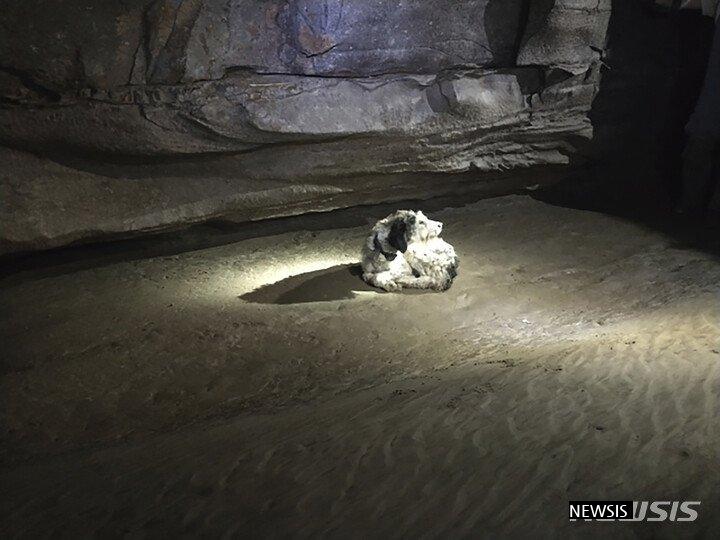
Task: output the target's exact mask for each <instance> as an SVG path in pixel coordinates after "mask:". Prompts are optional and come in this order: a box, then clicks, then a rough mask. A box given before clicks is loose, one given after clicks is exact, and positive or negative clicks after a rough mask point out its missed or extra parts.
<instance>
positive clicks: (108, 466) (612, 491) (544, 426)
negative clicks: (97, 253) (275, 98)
mask: <svg viewBox="0 0 720 540" xmlns="http://www.w3.org/2000/svg"><path fill="white" fill-rule="evenodd" d="M386 213H387V212H386ZM430 215H431V217H435V218H438V219H441V220H442V221H444V222H445V232H444V235H443V236H444V237H445V238H446V239H447V240H448V241H450V242H451V243H453V244H454V245H455V247H456V250H457V252H458V254H459V256H460V257H461V267H460V276H459V278H458V280H457V281H456V283H455V284H454V285H453V287H452V288H451V289H450V290H449V291H448V292H446V293H442V294H437V293H423V294H384V293H379V292H377V291H374V290H372V289H370V288H369V287H367V286H365V285H364V284H363V283H362V282H361V281H360V279H359V278H358V277H357V275H356V269H355V267H354V266H353V265H354V264H355V263H356V262H357V258H358V249H359V245H360V243H361V242H362V241H363V238H364V236H365V234H366V230H367V226H353V227H349V228H348V227H344V228H332V227H328V228H325V229H322V230H315V231H310V230H304V231H300V232H298V231H294V232H293V231H285V232H282V233H279V234H274V235H270V236H262V237H256V238H246V239H243V240H240V241H237V242H233V243H229V244H227V245H221V246H216V247H210V248H204V249H194V250H191V251H186V252H183V253H179V254H174V255H168V256H156V257H150V258H133V259H131V260H124V261H113V262H108V263H107V264H101V265H95V266H92V267H88V268H85V269H75V270H68V269H66V268H57V269H55V270H53V269H50V271H47V272H45V273H44V274H42V275H35V276H29V277H27V278H26V279H12V280H8V279H5V280H4V281H3V282H0V286H2V288H1V289H0V303H1V305H2V306H3V310H2V314H0V340H1V342H2V343H3V344H4V346H3V349H4V353H3V355H2V363H1V366H2V379H1V382H0V400H2V408H1V410H0V414H1V415H2V434H3V437H2V439H3V442H2V447H1V448H2V456H3V463H4V465H3V467H2V470H0V485H2V486H3V488H2V494H1V495H0V502H1V504H0V507H1V508H2V509H1V510H0V516H1V517H2V522H1V523H2V524H1V525H0V533H1V534H2V536H3V537H16V536H20V537H38V536H43V537H44V536H60V537H73V538H77V537H85V536H90V535H95V536H100V537H116V536H121V535H129V536H132V537H143V536H149V537H157V536H167V537H175V536H187V537H194V536H207V537H220V536H223V537H234V536H237V537H240V536H243V537H290V536H291V537H304V538H313V537H318V536H330V537H342V538H355V537H357V538H372V537H376V538H384V537H390V538H400V537H403V538H406V537H419V536H422V537H427V538H433V537H438V538H447V537H453V538H454V537H482V536H489V537H500V536H522V537H526V538H535V537H548V536H549V537H562V538H564V537H573V536H583V537H597V538H607V537H608V535H612V536H613V537H618V538H626V537H627V538H635V537H640V538H650V537H652V538H678V537H684V536H708V537H711V536H713V534H714V533H717V531H718V528H719V527H720V513H719V512H718V505H719V504H720V414H719V413H720V309H719V307H720V305H719V303H718V302H719V298H720V296H719V293H720V261H719V260H718V258H717V257H716V256H714V255H713V254H711V253H707V252H704V251H702V250H696V249H692V248H689V247H686V246H684V245H683V244H682V242H678V241H677V240H674V239H673V238H670V237H668V236H665V235H663V234H661V233H660V232H657V231H654V230H652V229H650V228H646V227H644V226H642V225H639V224H636V223H632V222H630V221H627V220H623V219H620V218H617V217H612V216H608V215H603V214H598V213H592V212H587V211H581V210H575V209H569V208H562V207H559V206H552V205H549V204H545V203H542V202H539V201H536V200H533V199H531V198H529V197H521V196H512V197H503V198H497V199H491V200H485V201H480V202H477V203H473V204H469V205H467V206H464V207H460V208H447V209H444V210H442V211H438V212H430ZM568 500H694V501H702V505H701V507H700V510H699V513H700V518H699V519H698V521H697V522H695V523H691V524H689V523H666V524H659V523H632V524H629V523H610V522H603V523H592V524H591V523H570V522H568V519H567V512H568V506H567V502H568Z"/></svg>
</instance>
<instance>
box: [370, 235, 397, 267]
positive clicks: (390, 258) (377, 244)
mask: <svg viewBox="0 0 720 540" xmlns="http://www.w3.org/2000/svg"><path fill="white" fill-rule="evenodd" d="M373 246H375V249H377V250H378V251H379V252H380V253H382V254H383V255H384V256H385V258H386V259H387V260H388V261H394V260H395V257H397V253H385V252H384V251H383V248H382V244H380V240H378V237H377V234H376V235H375V238H373Z"/></svg>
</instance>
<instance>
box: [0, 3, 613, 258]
mask: <svg viewBox="0 0 720 540" xmlns="http://www.w3.org/2000/svg"><path fill="white" fill-rule="evenodd" d="M609 16H610V0H323V1H320V0H267V1H257V0H232V1H220V0H127V1H124V2H100V3H99V2H95V1H93V0H58V2H56V3H55V5H54V6H53V8H52V9H48V7H47V3H46V2H43V1H42V0H8V1H6V2H5V3H4V15H3V18H2V20H0V99H1V102H0V144H2V145H4V146H5V147H6V149H4V150H3V151H2V153H1V154H0V155H2V156H3V157H2V160H3V162H4V164H5V166H4V167H3V171H2V173H0V174H1V177H0V197H1V200H0V205H2V209H1V210H2V213H1V214H0V226H1V227H2V229H1V230H2V232H1V233H0V253H8V252H13V251H19V250H28V249H42V248H49V247H54V246H60V245H64V244H68V243H71V242H76V241H84V240H92V239H97V238H103V237H106V236H107V235H129V234H135V233H139V232H143V231H149V230H159V229H165V228H170V227H178V226H184V225H187V224H190V223H195V222H198V221H202V220H206V219H210V218H223V219H229V220H236V221H242V220H248V219H259V218H263V217H269V216H278V215H287V214H292V213H298V212H304V211H317V210H327V209H330V208H337V207H341V206H347V205H352V204H360V203H367V202H376V201H382V200H385V201H387V200H401V199H408V198H423V197H428V196H432V195H434V194H448V193H457V192H463V191H474V190H483V189H494V190H497V189H498V186H499V185H501V186H506V189H507V190H510V189H515V188H517V186H518V185H523V184H528V183H534V182H536V181H538V179H544V178H545V177H546V176H548V175H546V174H545V171H549V172H552V171H553V170H554V169H553V168H554V167H557V166H565V165H568V164H569V163H570V162H571V161H572V160H573V156H575V155H576V154H577V149H578V147H579V145H581V144H582V141H583V140H588V139H589V138H591V136H592V126H591V124H590V121H589V119H588V112H589V110H590V107H591V104H592V101H593V98H594V96H595V94H596V93H597V90H598V84H599V66H600V55H601V53H602V51H603V48H604V44H605V34H606V30H607V24H608V19H609Z"/></svg>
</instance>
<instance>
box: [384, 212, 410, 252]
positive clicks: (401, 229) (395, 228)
mask: <svg viewBox="0 0 720 540" xmlns="http://www.w3.org/2000/svg"><path fill="white" fill-rule="evenodd" d="M406 232H407V223H405V220H404V219H397V220H395V222H394V223H393V224H392V227H390V232H389V233H388V236H387V240H388V244H390V245H391V246H392V247H394V248H395V249H397V250H398V251H399V252H400V253H405V252H406V251H407V238H405V233H406Z"/></svg>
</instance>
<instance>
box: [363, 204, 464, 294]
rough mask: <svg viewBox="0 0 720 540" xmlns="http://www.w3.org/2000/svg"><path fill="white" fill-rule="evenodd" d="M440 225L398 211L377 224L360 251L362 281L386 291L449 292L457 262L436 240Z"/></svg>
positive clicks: (449, 248) (448, 248)
mask: <svg viewBox="0 0 720 540" xmlns="http://www.w3.org/2000/svg"><path fill="white" fill-rule="evenodd" d="M442 226H443V225H442V223H441V222H439V221H434V220H431V219H428V217H427V216H425V214H423V213H422V212H420V211H418V212H413V211H412V210H398V211H397V212H395V213H394V214H390V215H389V216H388V217H386V218H385V219H381V220H380V221H378V222H377V223H376V224H375V226H374V227H373V228H372V231H371V232H370V235H369V236H368V237H367V240H366V241H365V244H364V246H363V249H362V260H361V266H362V270H363V279H364V280H365V281H366V282H368V283H369V284H370V285H373V286H375V287H379V288H381V289H385V290H386V291H399V290H401V289H409V288H413V289H434V290H437V291H444V290H447V289H449V288H450V286H451V285H452V282H453V280H454V279H455V277H456V276H457V268H458V265H459V259H458V257H457V255H456V254H455V249H454V248H453V247H452V246H451V245H450V244H448V243H447V242H445V240H443V239H442V238H440V233H441V232H442Z"/></svg>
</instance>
